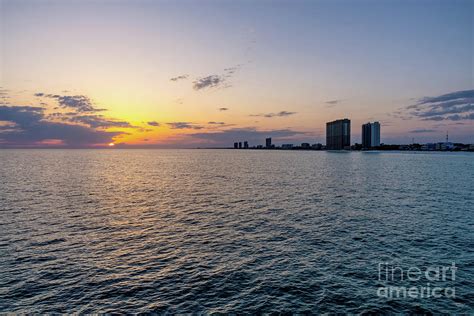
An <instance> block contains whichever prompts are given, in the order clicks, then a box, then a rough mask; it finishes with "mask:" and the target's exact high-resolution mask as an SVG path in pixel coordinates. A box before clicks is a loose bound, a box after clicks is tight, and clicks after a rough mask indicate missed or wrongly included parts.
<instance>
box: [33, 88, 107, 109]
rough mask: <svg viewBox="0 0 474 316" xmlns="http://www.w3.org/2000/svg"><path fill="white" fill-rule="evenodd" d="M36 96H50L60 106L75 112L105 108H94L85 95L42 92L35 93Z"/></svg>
mask: <svg viewBox="0 0 474 316" xmlns="http://www.w3.org/2000/svg"><path fill="white" fill-rule="evenodd" d="M35 96H36V97H40V98H50V99H54V100H56V101H57V102H58V104H59V106H60V107H62V108H70V109H74V110H76V111H77V112H100V111H105V109H98V108H95V107H94V105H93V104H92V101H91V99H90V98H89V97H87V96H85V95H59V94H46V93H43V92H38V93H35Z"/></svg>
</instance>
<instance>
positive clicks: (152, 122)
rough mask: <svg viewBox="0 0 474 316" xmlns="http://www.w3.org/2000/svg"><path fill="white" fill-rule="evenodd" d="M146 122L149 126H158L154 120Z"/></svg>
mask: <svg viewBox="0 0 474 316" xmlns="http://www.w3.org/2000/svg"><path fill="white" fill-rule="evenodd" d="M147 124H148V125H150V126H160V123H158V122H155V121H151V122H148V123H147Z"/></svg>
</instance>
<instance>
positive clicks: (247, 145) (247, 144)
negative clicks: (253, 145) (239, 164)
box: [244, 141, 249, 149]
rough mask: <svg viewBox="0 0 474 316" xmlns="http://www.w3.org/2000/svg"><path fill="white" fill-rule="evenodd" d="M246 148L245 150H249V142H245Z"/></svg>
mask: <svg viewBox="0 0 474 316" xmlns="http://www.w3.org/2000/svg"><path fill="white" fill-rule="evenodd" d="M244 148H245V149H248V148H249V142H248V141H245V142H244Z"/></svg>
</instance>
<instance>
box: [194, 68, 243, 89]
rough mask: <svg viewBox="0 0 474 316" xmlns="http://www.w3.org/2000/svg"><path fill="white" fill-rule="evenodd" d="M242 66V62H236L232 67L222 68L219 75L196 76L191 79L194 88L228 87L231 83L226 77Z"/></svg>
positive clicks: (228, 77) (229, 76)
mask: <svg viewBox="0 0 474 316" xmlns="http://www.w3.org/2000/svg"><path fill="white" fill-rule="evenodd" d="M240 68H242V64H238V65H236V66H233V67H228V68H224V71H223V73H222V74H220V75H217V74H216V75H209V76H205V77H200V78H197V79H196V80H194V81H193V89H194V90H202V89H207V88H229V87H230V86H231V85H230V84H229V83H228V79H230V78H232V76H233V75H234V74H235V73H236V72H237V71H238V70H239V69H240Z"/></svg>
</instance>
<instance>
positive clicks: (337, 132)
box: [234, 118, 474, 151]
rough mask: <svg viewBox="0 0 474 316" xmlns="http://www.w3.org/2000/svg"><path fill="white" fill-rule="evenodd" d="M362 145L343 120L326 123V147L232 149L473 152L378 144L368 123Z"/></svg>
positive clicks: (448, 145) (450, 146)
mask: <svg viewBox="0 0 474 316" xmlns="http://www.w3.org/2000/svg"><path fill="white" fill-rule="evenodd" d="M361 136H362V144H357V143H356V144H354V145H351V120H349V119H347V118H344V119H339V120H335V121H332V122H327V123H326V145H323V144H320V143H317V144H310V143H302V144H301V145H299V146H298V145H294V144H282V145H281V146H275V145H274V144H273V143H272V138H271V137H268V138H266V139H265V145H257V146H253V147H249V143H248V142H247V141H244V142H243V146H242V142H235V143H234V149H283V150H374V149H375V150H422V151H474V144H471V145H469V144H460V143H452V142H449V140H448V135H447V134H446V141H445V142H439V143H428V144H422V145H420V144H415V143H413V144H411V145H387V144H383V143H381V142H380V123H379V122H373V123H371V122H368V123H365V124H363V125H362V134H361Z"/></svg>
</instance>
